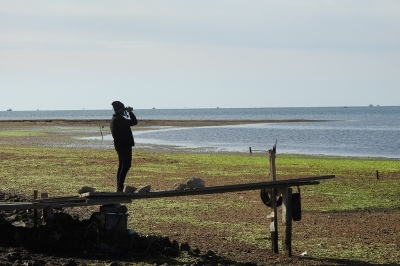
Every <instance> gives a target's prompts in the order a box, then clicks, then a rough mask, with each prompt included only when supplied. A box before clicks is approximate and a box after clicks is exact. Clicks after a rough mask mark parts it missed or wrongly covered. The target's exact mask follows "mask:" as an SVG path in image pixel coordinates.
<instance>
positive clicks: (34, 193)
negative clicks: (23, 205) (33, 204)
mask: <svg viewBox="0 0 400 266" xmlns="http://www.w3.org/2000/svg"><path fill="white" fill-rule="evenodd" d="M37 196H38V191H37V190H36V189H35V190H33V199H34V200H35V199H37ZM33 227H37V209H33Z"/></svg>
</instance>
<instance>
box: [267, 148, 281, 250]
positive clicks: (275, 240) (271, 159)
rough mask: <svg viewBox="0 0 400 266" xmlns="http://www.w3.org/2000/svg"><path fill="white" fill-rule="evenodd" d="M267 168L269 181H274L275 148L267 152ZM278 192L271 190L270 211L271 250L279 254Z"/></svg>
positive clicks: (274, 189)
mask: <svg viewBox="0 0 400 266" xmlns="http://www.w3.org/2000/svg"><path fill="white" fill-rule="evenodd" d="M269 167H270V179H271V181H276V167H275V146H274V149H272V150H269ZM277 192H278V190H277V189H276V188H273V189H272V195H271V200H272V209H273V212H274V228H275V232H273V234H272V237H273V239H271V240H272V250H273V251H274V252H275V253H279V250H278V207H277V206H276V195H277Z"/></svg>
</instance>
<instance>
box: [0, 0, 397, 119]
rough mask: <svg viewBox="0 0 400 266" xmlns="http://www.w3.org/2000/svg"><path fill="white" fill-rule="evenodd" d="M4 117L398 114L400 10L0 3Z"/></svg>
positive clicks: (324, 5)
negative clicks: (189, 111)
mask: <svg viewBox="0 0 400 266" xmlns="http://www.w3.org/2000/svg"><path fill="white" fill-rule="evenodd" d="M0 93H1V96H0V111H5V110H7V109H9V108H11V109H13V110H37V109H39V110H81V109H86V110H98V109H102V110H103V109H111V108H112V107H111V102H112V101H114V100H119V101H122V102H123V103H125V105H129V106H132V107H133V108H134V109H149V108H153V107H154V108H157V109H165V108H168V109H169V108H216V107H220V108H250V107H314V106H315V107H325V106H367V105H369V104H373V105H380V106H398V105H400V1H397V0H395V1H391V0H382V1H376V0H354V1H353V0H332V1H324V0H305V1H297V0H296V1H290V0H289V1H276V0H201V1H200V0H197V1H194V0H159V1H156V0H143V1H136V0H126V1H123V0H113V1H104V0H91V1H88V0H68V1H61V0H60V1H53V0H35V1H31V0H12V1H10V0H0Z"/></svg>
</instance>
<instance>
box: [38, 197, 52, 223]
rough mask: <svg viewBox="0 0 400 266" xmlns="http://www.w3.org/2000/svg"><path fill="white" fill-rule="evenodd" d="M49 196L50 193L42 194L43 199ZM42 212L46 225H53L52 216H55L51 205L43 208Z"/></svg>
mask: <svg viewBox="0 0 400 266" xmlns="http://www.w3.org/2000/svg"><path fill="white" fill-rule="evenodd" d="M48 197H49V194H48V193H42V194H40V198H42V199H44V198H48ZM42 214H43V221H44V222H45V223H46V225H51V222H52V218H53V210H52V209H51V207H49V206H46V207H45V208H44V209H43V210H42Z"/></svg>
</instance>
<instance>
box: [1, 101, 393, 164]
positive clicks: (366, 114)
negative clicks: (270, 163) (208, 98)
mask: <svg viewBox="0 0 400 266" xmlns="http://www.w3.org/2000/svg"><path fill="white" fill-rule="evenodd" d="M134 112H135V114H136V116H137V117H138V119H139V122H140V119H162V120H170V119H171V120H243V119H246V120H263V119H272V120H286V119H307V120H328V121H327V122H311V123H272V124H250V125H238V126H223V127H198V128H196V127H193V128H170V127H167V128H162V129H157V130H149V131H145V132H140V133H139V132H135V133H134V134H135V139H136V141H137V142H138V143H156V144H166V145H177V146H182V147H190V148H197V147H201V148H209V149H216V150H227V151H243V152H248V150H249V147H251V148H252V149H254V150H268V149H270V148H271V147H272V146H273V144H274V143H275V140H276V139H277V140H278V145H277V151H278V153H300V154H325V155H342V156H373V157H376V156H377V157H389V158H400V107H399V106H394V107H382V106H381V107H347V108H344V107H327V108H325V107H324V108H323V107H321V108H248V109H246V108H226V109H225V108H219V109H217V108H215V109H163V110H162V109H148V110H135V111H134ZM112 113H113V112H112V110H75V111H20V112H18V111H12V112H7V111H3V112H0V120H26V119H32V120H33V119H72V120H73V119H109V118H110V117H111V115H112ZM107 138H110V136H107Z"/></svg>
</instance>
